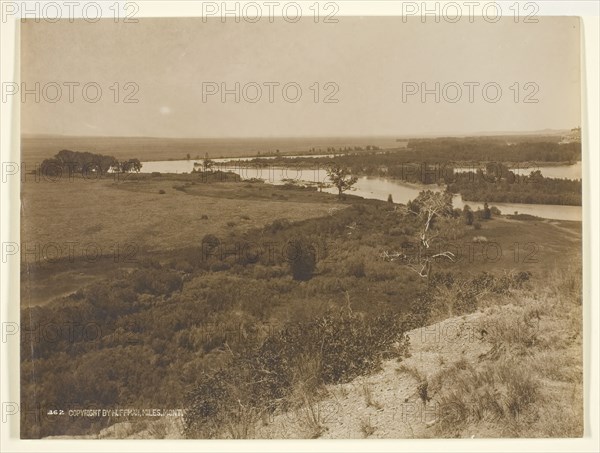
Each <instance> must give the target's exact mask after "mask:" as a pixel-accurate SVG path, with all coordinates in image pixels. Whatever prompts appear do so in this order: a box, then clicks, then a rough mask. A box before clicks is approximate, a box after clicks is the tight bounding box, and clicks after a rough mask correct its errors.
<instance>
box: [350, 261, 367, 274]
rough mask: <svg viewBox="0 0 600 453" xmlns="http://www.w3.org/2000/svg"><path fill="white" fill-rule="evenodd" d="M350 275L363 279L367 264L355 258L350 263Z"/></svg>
mask: <svg viewBox="0 0 600 453" xmlns="http://www.w3.org/2000/svg"><path fill="white" fill-rule="evenodd" d="M347 272H348V275H350V276H352V277H357V278H362V277H364V276H365V262H364V260H362V259H361V258H354V259H352V260H351V261H350V262H349V263H348V267H347Z"/></svg>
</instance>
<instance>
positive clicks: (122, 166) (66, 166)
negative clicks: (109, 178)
mask: <svg viewBox="0 0 600 453" xmlns="http://www.w3.org/2000/svg"><path fill="white" fill-rule="evenodd" d="M40 167H41V172H42V174H43V175H45V176H60V175H63V174H65V173H67V174H69V175H73V174H75V173H81V174H82V175H87V174H91V173H96V174H104V173H107V172H108V171H113V172H122V173H129V172H132V171H133V172H139V171H140V170H141V169H142V163H141V162H140V160H139V159H128V160H122V161H120V160H118V159H117V158H115V157H114V156H106V155H103V154H98V153H90V152H87V151H83V152H82V151H71V150H68V149H63V150H61V151H59V152H58V153H56V154H55V156H54V157H52V158H50V159H45V160H44V161H43V162H42V164H41V166H40Z"/></svg>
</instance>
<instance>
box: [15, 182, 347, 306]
mask: <svg viewBox="0 0 600 453" xmlns="http://www.w3.org/2000/svg"><path fill="white" fill-rule="evenodd" d="M196 181H198V178H197V177H196V178H194V177H193V176H175V175H173V176H172V177H169V176H167V175H165V176H161V177H158V178H156V177H151V176H149V175H148V176H144V175H141V176H139V177H138V179H135V180H134V179H131V180H126V181H121V182H115V181H114V180H113V179H111V178H107V179H99V180H93V181H92V180H84V179H82V178H75V179H73V180H67V179H61V180H58V181H57V182H54V183H53V182H48V181H40V182H35V181H34V180H30V181H29V182H25V184H23V185H22V188H21V191H22V199H23V209H22V218H21V243H22V244H23V243H25V244H24V246H23V247H24V249H26V250H28V251H29V253H28V254H26V256H25V257H23V260H25V261H26V262H29V263H31V266H30V269H31V270H30V272H36V274H35V278H26V274H25V275H24V278H26V282H27V284H28V285H30V286H29V298H28V304H29V305H38V304H40V303H44V302H46V301H48V300H50V299H52V298H54V297H56V296H59V295H63V294H65V293H69V292H72V291H75V290H76V289H77V288H79V287H81V285H82V284H84V283H90V282H92V281H94V280H99V279H102V278H105V276H106V275H107V274H108V273H109V272H111V271H112V270H114V268H115V267H131V266H133V265H134V263H136V262H138V261H140V260H142V259H143V257H145V256H148V255H152V254H157V253H160V252H166V251H172V250H175V249H185V248H187V247H190V246H192V245H195V246H198V245H200V243H201V240H202V238H203V237H204V236H205V235H207V234H214V235H218V236H219V237H221V238H224V237H225V238H226V237H228V236H229V235H236V234H242V233H243V232H245V231H247V230H249V229H251V228H257V227H262V226H264V225H266V224H267V223H270V222H272V221H273V220H274V219H277V218H286V219H288V220H289V221H292V222H293V221H298V220H303V219H309V218H313V217H322V216H326V215H327V214H328V212H330V211H331V210H336V209H340V208H341V207H343V205H342V204H340V203H339V202H338V200H337V199H336V198H335V197H332V196H330V195H328V194H321V193H316V192H310V193H307V192H306V191H303V190H300V189H298V190H293V189H285V188H282V187H276V186H269V185H266V184H245V183H239V182H238V183H236V182H224V183H218V184H204V183H201V182H196ZM192 183H193V184H192ZM185 184H188V186H186V188H185V191H184V190H181V188H183V187H184V186H185ZM173 186H176V187H179V188H180V190H177V189H174V188H173ZM161 190H162V191H164V192H165V193H164V194H160V193H159V191H161ZM97 253H98V254H99V255H100V256H98V258H97V259H96V254H97ZM56 258H59V259H58V260H57V259H56ZM53 261H58V262H53ZM34 264H35V265H34Z"/></svg>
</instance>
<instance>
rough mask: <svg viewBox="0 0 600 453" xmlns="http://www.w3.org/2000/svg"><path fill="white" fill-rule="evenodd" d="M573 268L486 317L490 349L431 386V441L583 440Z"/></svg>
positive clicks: (515, 295) (519, 294)
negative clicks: (473, 438) (434, 409)
mask: <svg viewBox="0 0 600 453" xmlns="http://www.w3.org/2000/svg"><path fill="white" fill-rule="evenodd" d="M578 272H579V275H581V273H580V270H578V267H577V265H574V266H573V268H572V270H571V272H567V273H565V274H564V275H562V276H561V277H558V276H555V280H553V282H552V284H551V285H541V284H538V285H536V286H535V287H534V288H533V289H532V290H529V291H519V292H515V293H513V294H511V295H509V296H504V297H505V300H499V303H500V306H498V307H495V308H493V309H488V310H486V312H485V314H484V315H483V316H482V317H481V319H480V329H482V331H484V332H485V341H486V342H487V343H488V344H489V345H490V347H489V348H488V351H486V352H485V353H484V354H481V355H480V357H479V361H478V362H476V363H466V362H464V361H462V362H460V363H459V362H456V363H455V364H453V365H452V366H450V367H449V368H447V369H444V370H442V371H440V372H439V373H438V374H437V375H436V376H435V377H434V378H433V379H432V387H434V388H435V389H436V393H437V395H436V398H435V400H436V401H435V402H436V404H437V405H438V406H437V407H438V411H437V414H438V416H437V420H436V423H435V425H434V426H435V428H434V430H433V432H432V434H433V435H434V436H435V437H467V436H471V435H475V436H477V437H479V436H487V437H489V436H494V437H495V436H499V437H578V436H581V435H582V433H583V403H582V395H583V385H582V383H583V378H582V377H583V375H582V355H581V353H582V349H581V334H582V318H581V314H582V311H581V305H580V301H581V293H580V291H581V285H580V284H579V283H577V280H578V279H577V275H578V274H577V273H578Z"/></svg>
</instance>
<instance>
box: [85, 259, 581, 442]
mask: <svg viewBox="0 0 600 453" xmlns="http://www.w3.org/2000/svg"><path fill="white" fill-rule="evenodd" d="M573 270H576V268H574V269H573ZM573 275H575V274H572V275H568V274H564V275H562V276H556V278H555V279H554V280H553V283H552V285H550V286H548V287H545V288H544V289H541V288H540V287H536V288H530V289H527V290H520V291H515V292H512V293H511V294H508V295H505V296H500V297H499V296H497V295H493V296H491V297H490V295H486V296H484V297H482V299H481V307H480V309H478V310H477V311H476V312H474V313H470V314H467V315H463V316H456V317H451V318H449V319H445V320H443V321H440V322H437V323H434V324H431V325H429V326H426V327H422V328H418V329H413V330H411V331H409V332H408V333H407V336H408V337H409V338H410V347H409V353H408V354H407V357H406V358H404V359H403V360H388V361H385V362H383V363H382V365H381V368H380V369H379V370H378V371H377V372H374V373H372V374H371V375H368V376H363V377H359V378H356V379H354V380H352V381H351V382H348V383H344V384H338V385H329V386H326V387H325V388H322V389H320V391H319V395H320V396H317V395H309V394H305V395H302V398H300V400H299V401H300V404H299V405H298V406H297V407H296V408H294V409H293V410H290V411H287V412H283V413H276V414H274V415H271V416H268V417H265V418H263V419H262V420H252V419H251V418H244V419H242V418H235V419H232V420H230V421H229V423H225V424H224V426H223V431H222V436H223V437H239V435H240V434H242V433H243V434H244V437H252V438H429V437H431V438H439V437H443V438H444V437H445V438H448V437H476V438H478V437H580V436H582V435H583V400H582V397H581V395H582V394H583V371H582V330H581V319H582V318H581V316H582V306H581V285H580V283H579V282H578V279H577V278H576V277H574V276H573ZM184 425H185V424H184V421H183V419H162V420H159V421H154V422H125V423H117V424H115V425H113V426H111V427H109V428H106V429H103V430H102V431H101V432H100V433H98V434H97V435H92V436H85V437H87V438H123V437H125V438H181V437H183V436H185V431H184Z"/></svg>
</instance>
